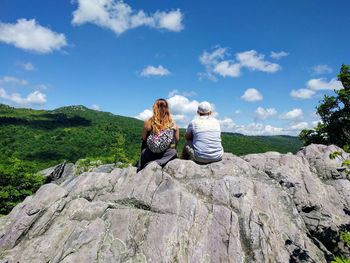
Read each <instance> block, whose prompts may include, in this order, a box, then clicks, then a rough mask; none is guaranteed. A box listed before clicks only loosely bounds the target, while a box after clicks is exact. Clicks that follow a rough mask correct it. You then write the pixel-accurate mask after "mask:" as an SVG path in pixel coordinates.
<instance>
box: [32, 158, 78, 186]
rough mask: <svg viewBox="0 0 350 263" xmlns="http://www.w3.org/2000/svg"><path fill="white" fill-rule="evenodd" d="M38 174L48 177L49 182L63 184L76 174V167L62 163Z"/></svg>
mask: <svg viewBox="0 0 350 263" xmlns="http://www.w3.org/2000/svg"><path fill="white" fill-rule="evenodd" d="M38 174H40V175H42V176H44V177H46V181H47V182H52V181H53V182H56V183H61V182H63V181H65V180H67V178H68V177H71V176H74V175H75V174H76V167H75V165H74V164H73V163H66V162H63V163H60V164H58V165H56V166H53V167H50V168H47V169H45V170H42V171H39V172H38Z"/></svg>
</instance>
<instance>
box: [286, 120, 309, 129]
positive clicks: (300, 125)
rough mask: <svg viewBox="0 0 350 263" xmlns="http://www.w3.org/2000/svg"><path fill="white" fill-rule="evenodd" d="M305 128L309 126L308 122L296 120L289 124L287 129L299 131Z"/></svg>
mask: <svg viewBox="0 0 350 263" xmlns="http://www.w3.org/2000/svg"><path fill="white" fill-rule="evenodd" d="M307 128H309V124H308V123H307V122H305V121H303V122H298V123H296V124H293V125H291V126H290V127H289V128H288V129H289V130H297V131H301V130H303V129H307Z"/></svg>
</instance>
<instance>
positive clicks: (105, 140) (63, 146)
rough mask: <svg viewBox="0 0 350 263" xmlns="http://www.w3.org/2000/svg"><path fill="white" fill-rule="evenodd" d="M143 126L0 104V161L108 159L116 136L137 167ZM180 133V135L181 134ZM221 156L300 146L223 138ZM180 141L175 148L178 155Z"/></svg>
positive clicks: (92, 113) (69, 110) (83, 111)
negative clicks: (228, 153)
mask: <svg viewBox="0 0 350 263" xmlns="http://www.w3.org/2000/svg"><path fill="white" fill-rule="evenodd" d="M142 126H143V122H142V121H140V120H138V119H135V118H130V117H124V116H119V115H114V114H112V113H110V112H103V111H96V110H92V109H89V108H87V107H85V106H83V105H73V106H66V107H60V108H57V109H55V110H34V109H27V108H13V107H10V106H8V105H5V104H0V145H1V151H0V157H1V158H8V157H10V156H16V157H17V158H19V159H21V160H27V161H34V162H37V163H38V164H43V165H40V166H41V168H45V167H46V166H51V165H54V164H56V163H59V162H62V161H63V160H67V161H69V162H75V161H76V160H78V159H80V158H84V157H86V156H110V155H112V154H113V152H112V148H111V145H112V144H113V143H114V142H115V135H116V133H117V132H120V133H121V134H122V135H123V136H124V138H125V141H126V143H125V151H126V154H127V156H128V157H129V158H130V159H131V160H133V161H134V162H136V160H137V159H138V155H139V149H140V142H141V141H140V135H141V131H142ZM181 133H182V134H183V133H184V130H181ZM222 141H223V146H224V149H225V152H231V153H234V154H236V155H244V154H249V153H260V152H266V151H278V152H281V153H286V152H292V153H295V152H297V151H298V150H299V149H300V147H301V146H302V142H301V141H300V140H299V139H298V138H297V137H293V136H284V135H281V136H245V135H242V134H238V133H223V134H222ZM183 144H184V140H183V136H181V142H180V144H179V146H178V150H179V151H180V150H181V149H182V146H183Z"/></svg>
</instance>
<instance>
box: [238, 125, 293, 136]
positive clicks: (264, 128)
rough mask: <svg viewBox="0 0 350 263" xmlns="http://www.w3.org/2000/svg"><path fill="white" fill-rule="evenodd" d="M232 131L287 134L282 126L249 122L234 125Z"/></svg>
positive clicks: (255, 133) (251, 133)
mask: <svg viewBox="0 0 350 263" xmlns="http://www.w3.org/2000/svg"><path fill="white" fill-rule="evenodd" d="M232 132H237V133H242V134H244V135H278V134H288V132H286V131H284V129H283V128H280V127H275V126H272V125H269V124H267V125H264V124H261V123H250V124H247V125H239V126H236V127H235V129H234V130H233V131H232Z"/></svg>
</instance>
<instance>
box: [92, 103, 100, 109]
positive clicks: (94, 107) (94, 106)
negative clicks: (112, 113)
mask: <svg viewBox="0 0 350 263" xmlns="http://www.w3.org/2000/svg"><path fill="white" fill-rule="evenodd" d="M91 109H93V110H97V111H100V110H101V107H100V106H98V105H96V104H92V105H91Z"/></svg>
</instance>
